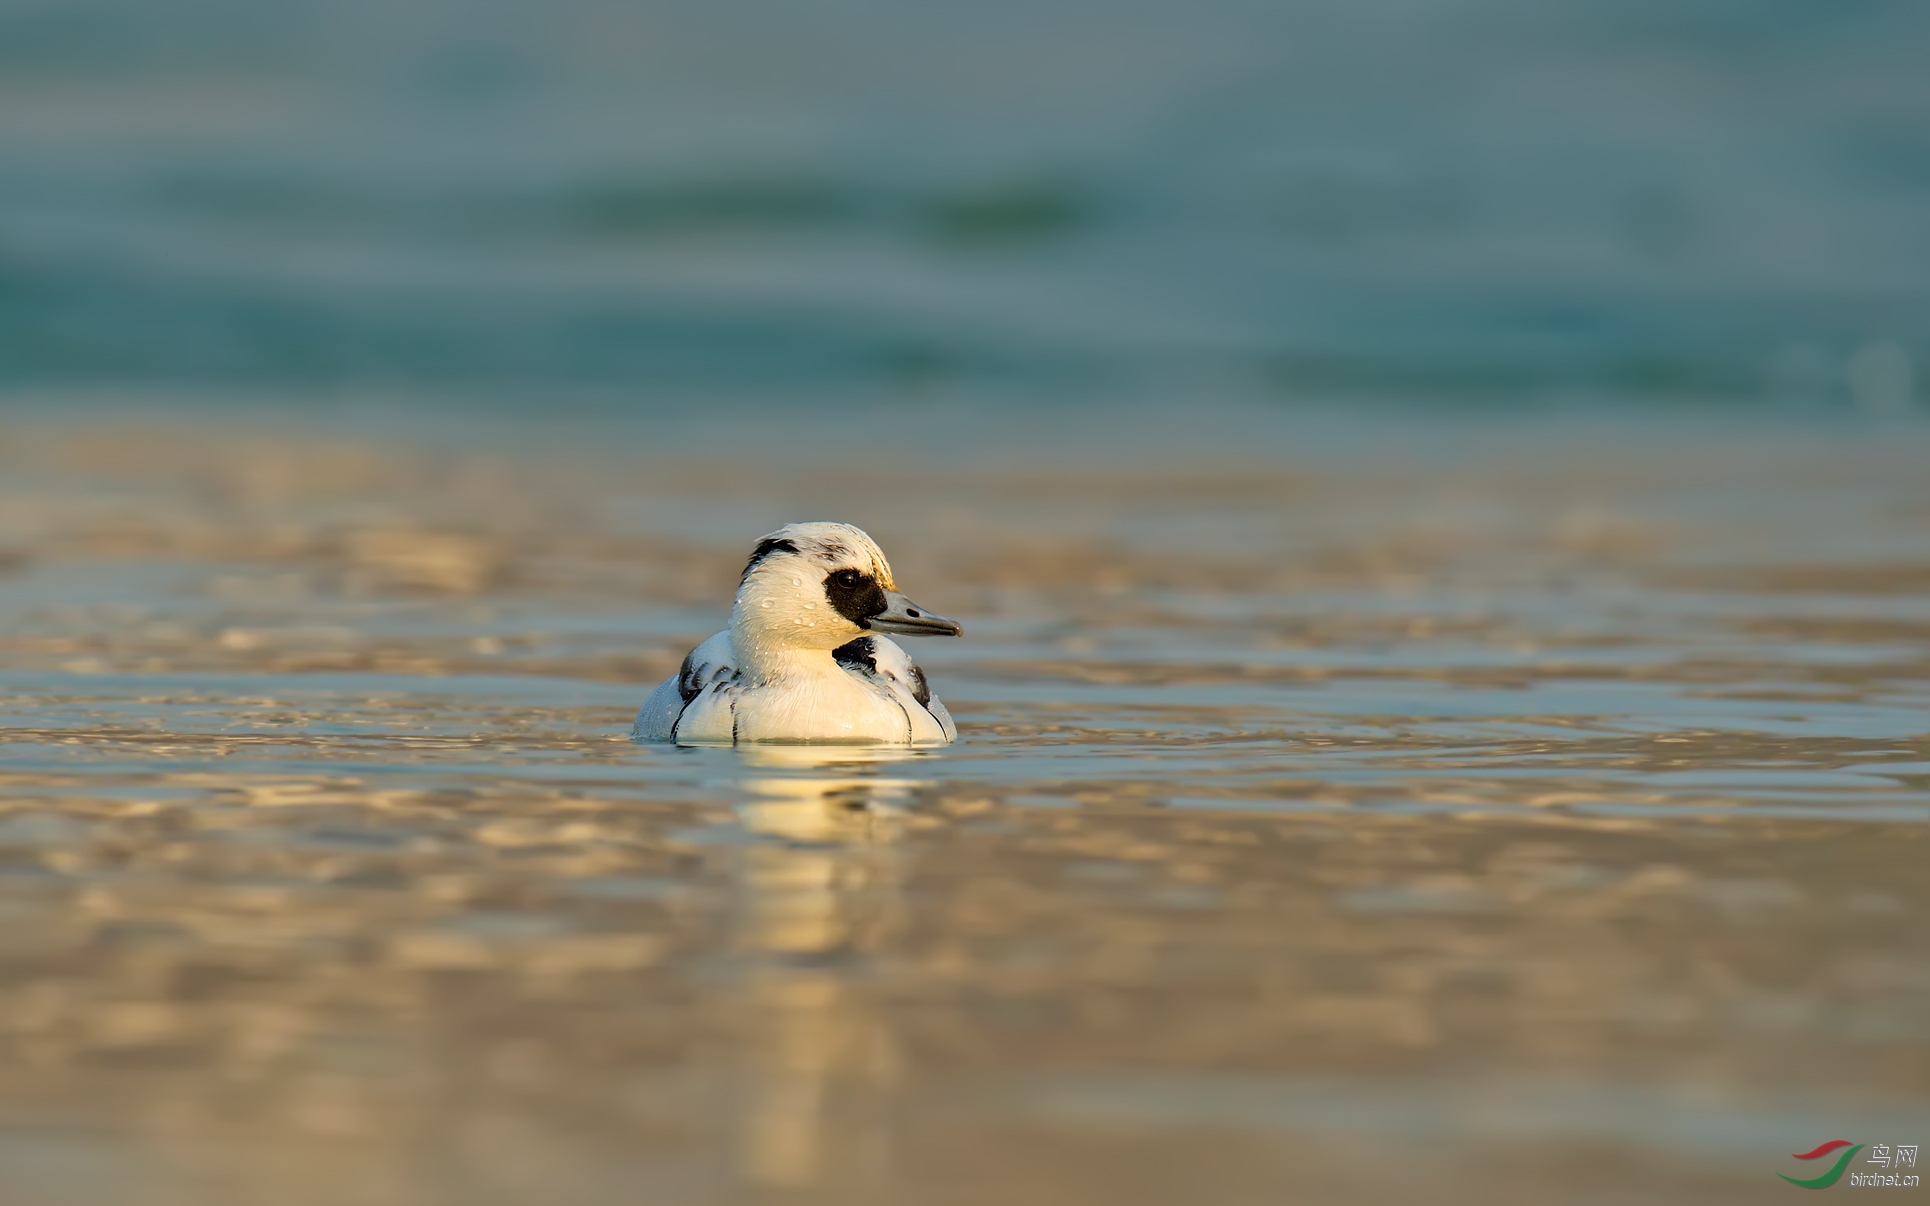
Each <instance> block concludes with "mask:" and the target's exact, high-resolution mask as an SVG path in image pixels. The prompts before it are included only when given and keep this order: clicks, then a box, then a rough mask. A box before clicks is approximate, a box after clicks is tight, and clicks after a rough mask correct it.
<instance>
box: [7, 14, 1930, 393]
mask: <svg viewBox="0 0 1930 1206" xmlns="http://www.w3.org/2000/svg"><path fill="white" fill-rule="evenodd" d="M1926 49H1930V6H1926V5H1924V4H1922V3H1912V2H1910V0H1837V2H1833V3H1827V4H1825V3H1816V2H1810V3H1796V2H1793V0H1759V2H1749V0H1615V2H1608V0H1597V2H1591V3H1569V4H1558V5H1550V4H1543V3H1536V2H1534V0H1453V2H1444V0H1349V2H1347V3H1342V2H1339V0H1326V2H1323V3H1302V4H1265V3H1253V2H1249V0H1193V2H1191V3H1186V4H1179V3H1169V4H1164V5H1156V4H1146V3H1138V2H1132V0H1108V2H1106V3H1098V2H1096V0H1028V2H1026V3H1012V2H1009V0H981V2H980V3H975V4H970V5H966V4H947V5H941V4H935V3H919V2H910V3H907V2H899V3H884V2H882V0H826V2H820V3H814V4H809V5H799V4H775V3H754V2H745V0H705V2H703V3H693V2H689V0H677V2H672V3H656V4H650V5H626V4H617V3H612V2H609V0H549V2H547V3H543V4H533V3H524V4H509V3H495V2H490V0H410V2H408V3H394V2H393V0H389V2H382V3H377V2H374V0H329V2H326V3H324V2H322V0H178V2H167V3H157V2H151V0H0V397H4V398H6V399H8V400H9V401H10V403H11V404H12V405H13V406H16V407H25V406H55V407H61V408H65V407H70V406H75V405H81V404H89V405H102V404H105V403H109V402H111V403H114V404H117V405H134V406H138V407H150V406H151V407H156V408H162V409H166V408H171V407H182V406H201V405H207V404H210V403H215V404H222V405H235V406H246V407H269V408H274V407H284V408H296V409H313V408H318V407H327V406H331V405H340V404H344V403H347V402H363V403H366V402H370V401H377V402H380V403H381V404H384V405H387V404H393V403H405V404H408V405H412V406H420V407H427V408H430V409H431V410H432V411H436V412H440V411H442V410H443V409H445V408H457V409H460V410H467V411H473V412H477V413H484V412H492V411H493V412H495V413H498V414H522V413H530V414H554V413H561V412H564V411H569V410H577V411H581V412H584V413H614V414H628V415H638V416H649V415H651V414H654V413H668V412H670V411H672V410H677V409H680V408H688V407H690V406H692V405H703V406H708V407H722V408H725V409H726V410H728V409H729V408H731V407H737V406H752V407H760V406H769V405H778V406H791V405H823V404H827V403H866V404H872V405H884V406H904V407H907V408H914V407H917V408H922V407H937V406H960V405H966V404H969V408H970V409H971V411H972V413H979V412H978V410H977V408H981V407H982V408H991V409H992V410H996V409H997V408H999V407H1002V406H1023V407H1035V406H1037V405H1038V404H1041V403H1049V404H1052V405H1068V406H1069V405H1073V404H1077V403H1080V402H1086V403H1095V402H1096V403H1103V404H1112V403H1114V402H1117V401H1120V400H1123V399H1139V400H1145V401H1154V402H1162V403H1164V402H1186V403H1195V404H1197V403H1202V402H1206V401H1229V400H1237V401H1241V402H1244V403H1249V404H1254V403H1257V404H1264V405H1269V406H1271V405H1287V406H1292V405H1301V404H1311V403H1321V404H1328V403H1339V404H1343V405H1347V406H1353V405H1355V404H1358V403H1361V402H1368V401H1383V402H1384V401H1390V400H1391V401H1396V402H1412V403H1415V404H1419V405H1423V406H1426V407H1430V408H1441V409H1452V408H1467V407H1472V406H1483V405H1491V404H1507V405H1522V404H1531V405H1535V406H1564V407H1568V406H1580V407H1613V406H1624V405H1627V404H1629V403H1631V402H1646V403H1651V404H1666V405H1669V406H1686V405H1706V404H1709V403H1712V402H1715V403H1722V404H1726V405H1728V406H1730V407H1732V408H1734V407H1746V408H1749V413H1756V408H1776V409H1779V410H1782V411H1792V410H1798V411H1799V410H1803V409H1807V410H1809V411H1811V412H1818V413H1831V412H1836V411H1844V412H1847V411H1849V410H1851V409H1853V408H1854V409H1860V410H1864V411H1871V412H1893V413H1901V412H1906V411H1909V410H1912V409H1918V408H1920V407H1921V405H1922V401H1921V398H1922V394H1923V392H1924V391H1923V387H1922V378H1923V376H1924V373H1923V371H1922V366H1923V365H1924V364H1925V363H1926V358H1927V357H1930V71H1926V70H1925V67H1924V63H1925V51H1926Z"/></svg>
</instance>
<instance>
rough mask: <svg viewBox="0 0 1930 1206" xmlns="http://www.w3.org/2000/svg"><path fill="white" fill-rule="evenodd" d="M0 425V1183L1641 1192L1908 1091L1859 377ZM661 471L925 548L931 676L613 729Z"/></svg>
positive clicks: (1271, 1195) (457, 1198) (1876, 530)
mask: <svg viewBox="0 0 1930 1206" xmlns="http://www.w3.org/2000/svg"><path fill="white" fill-rule="evenodd" d="M8 436H9V440H8V442H6V443H4V444H0V458H3V459H4V465H5V467H6V469H7V473H8V476H6V477H4V478H0V553H4V554H5V555H4V557H0V649H3V650H4V653H5V655H6V665H5V667H4V668H3V669H0V742H4V755H5V757H4V759H0V1170H4V1173H5V1174H6V1175H5V1177H4V1178H0V1200H8V1202H9V1206H11V1200H9V1199H7V1195H8V1194H12V1195H14V1197H15V1198H18V1199H19V1200H23V1201H26V1202H31V1203H34V1206H40V1204H41V1203H75V1202H90V1203H91V1202H115V1203H128V1204H131V1206H149V1204H154V1203H159V1204H165V1206H173V1204H175V1203H184V1204H187V1203H191V1204H192V1206H227V1204H228V1203H235V1204H237V1206H240V1204H246V1206H256V1204H257V1203H262V1202H275V1203H286V1204H288V1206H341V1204H343V1203H355V1204H363V1203H367V1204H371V1206H391V1204H393V1206H419V1204H423V1203H430V1204H437V1206H439V1204H441V1203H450V1204H452V1206H453V1204H460V1206H494V1204H495V1203H504V1204H505V1206H507V1204H510V1203H518V1204H520V1203H523V1202H528V1201H537V1200H541V1201H545V1202H557V1203H584V1204H591V1203H595V1204H599V1206H600V1204H602V1203H615V1202H634V1201H637V1200H646V1201H670V1202H691V1203H718V1204H734V1203H764V1202H771V1201H791V1202H807V1201H808V1202H837V1203H839V1204H840V1206H850V1204H856V1203H867V1202H877V1203H892V1204H895V1203H899V1202H906V1201H916V1202H920V1203H938V1204H945V1203H959V1204H961V1206H963V1204H964V1203H977V1202H983V1201H1000V1202H1009V1203H1019V1204H1025V1203H1035V1202H1036V1203H1048V1202H1049V1203H1055V1204H1056V1203H1062V1202H1104V1203H1106V1204H1107V1206H1140V1204H1142V1203H1143V1204H1145V1206H1152V1204H1154V1203H1159V1204H1162V1206H1163V1204H1164V1203H1167V1202H1171V1201H1176V1200H1212V1201H1229V1202H1231V1201H1256V1202H1259V1201H1267V1202H1271V1201H1282V1200H1293V1199H1294V1198H1295V1197H1296V1196H1297V1197H1300V1198H1304V1199H1307V1200H1316V1201H1321V1202H1335V1203H1348V1202H1382V1201H1391V1200H1397V1201H1409V1200H1430V1201H1441V1202H1466V1203H1471V1204H1472V1203H1480V1204H1481V1206H1488V1204H1490V1203H1494V1202H1509V1201H1514V1202H1522V1203H1539V1202H1543V1201H1547V1200H1550V1199H1551V1197H1559V1196H1561V1194H1560V1193H1559V1192H1557V1191H1558V1190H1560V1189H1561V1188H1562V1187H1565V1186H1571V1185H1577V1184H1587V1185H1589V1186H1592V1187H1595V1188H1596V1189H1598V1190H1599V1191H1600V1193H1601V1194H1602V1195H1603V1196H1604V1197H1611V1196H1615V1195H1620V1196H1621V1197H1623V1198H1626V1199H1627V1200H1640V1201H1645V1202H1651V1201H1652V1202H1683V1203H1687V1202H1694V1203H1697V1206H1702V1204H1704V1203H1710V1202H1749V1201H1755V1200H1759V1199H1760V1197H1761V1193H1762V1186H1763V1184H1764V1183H1765V1182H1773V1173H1774V1171H1775V1167H1776V1165H1775V1161H1777V1160H1784V1159H1786V1154H1787V1153H1788V1152H1789V1151H1792V1150H1799V1149H1804V1148H1807V1147H1810V1146H1814V1144H1815V1143H1816V1142H1818V1141H1820V1139H1821V1138H1822V1137H1824V1136H1826V1135H1833V1134H1837V1133H1844V1134H1852V1135H1856V1136H1863V1135H1870V1136H1877V1137H1880V1138H1882V1140H1883V1141H1895V1142H1911V1141H1914V1140H1917V1139H1920V1138H1921V1136H1922V1134H1924V1133H1930V1116H1926V1111H1925V1110H1924V1108H1923V1106H1922V1102H1923V1101H1924V1100H1926V1095H1927V1094H1930V1029H1927V1028H1926V1025H1927V1024H1926V1019H1930V880H1926V879H1925V877H1924V876H1923V874H1922V867H1923V857H1924V854H1925V840H1926V839H1925V834H1926V833H1930V721H1927V720H1926V719H1925V718H1926V716H1930V604H1926V603H1925V601H1924V599H1923V596H1922V592H1921V590H1920V589H1919V588H1920V586H1921V584H1922V583H1923V582H1924V581H1926V580H1927V579H1926V578H1925V576H1924V568H1923V567H1924V566H1926V565H1930V537H1926V535H1925V533H1926V532H1930V528H1925V527H1924V525H1923V522H1922V521H1923V519H1924V517H1925V516H1930V478H1927V477H1926V476H1925V475H1924V474H1923V473H1922V472H1921V465H1922V463H1923V458H1922V456H1921V455H1919V454H1920V453H1921V452H1922V450H1921V449H1917V448H1912V447H1910V446H1908V445H1907V444H1906V443H1904V442H1901V441H1898V440H1894V439H1890V438H1887V437H1886V438H1885V439H1882V440H1875V441H1871V442H1864V443H1859V442H1857V441H1855V440H1850V439H1848V438H1847V437H1846V438H1845V441H1844V442H1843V443H1842V444H1840V445H1835V446H1824V445H1818V444H1813V443H1808V442H1803V443H1800V444H1799V445H1792V446H1789V447H1778V446H1774V445H1769V444H1765V445H1763V446H1760V447H1755V448H1754V449H1753V450H1751V449H1750V448H1749V447H1738V446H1737V444H1736V441H1735V439H1733V438H1729V437H1725V440H1724V442H1723V444H1722V446H1721V447H1720V448H1719V449H1712V448H1709V447H1704V448H1701V449H1700V450H1698V448H1697V447H1695V446H1694V445H1693V444H1692V442H1688V443H1685V444H1684V445H1683V446H1682V447H1681V448H1679V449H1673V448H1667V447H1655V446H1653V445H1654V443H1655V442H1654V441H1648V442H1647V443H1646V444H1645V446H1644V448H1643V450H1642V455H1640V456H1633V455H1631V456H1628V457H1622V458H1617V457H1612V456H1607V455H1606V454H1605V453H1603V451H1602V450H1601V449H1600V448H1598V447H1596V446H1594V445H1586V446H1583V445H1561V444H1556V445H1553V446H1551V447H1550V448H1548V449H1546V450H1544V452H1543V453H1542V454H1539V455H1537V456H1532V457H1531V456H1511V455H1497V456H1494V457H1490V458H1488V459H1486V460H1482V459H1479V458H1472V459H1468V460H1465V461H1459V460H1455V459H1454V458H1452V457H1447V456H1443V457H1441V458H1439V459H1437V460H1430V461H1427V462H1425V463H1421V464H1412V465H1404V466H1391V467H1390V466H1379V467H1376V465H1375V464H1373V463H1371V462H1370V461H1363V462H1361V463H1359V464H1353V463H1349V464H1346V465H1341V466H1339V467H1332V466H1326V465H1321V464H1314V463H1311V462H1309V463H1307V464H1302V465H1299V466H1297V467H1289V468H1281V467H1277V466H1276V467H1259V468H1255V467H1253V466H1247V467H1244V468H1242V467H1240V466H1228V467H1225V468H1224V469H1223V470H1222V469H1213V468H1211V467H1208V468H1193V469H1174V468H1171V467H1167V466H1153V467H1144V466H1142V467H1137V468H1135V467H1130V466H1122V467H1115V468H1112V469H1104V470H1101V469H1082V470H1071V469H1064V468H1061V467H1054V468H1053V469H1052V470H1051V471H1049V472H1048V471H1045V470H1040V471H1038V472H1031V471H1025V470H1017V469H1015V470H1013V471H1011V472H1010V473H1006V474H1004V475H1003V476H1000V477H998V478H997V480H995V481H991V482H989V483H988V481H987V480H986V479H984V478H983V476H982V475H981V474H979V473H977V472H976V471H967V470H961V469H959V468H958V467H956V466H952V467H949V468H948V467H947V466H946V464H945V463H943V462H942V461H940V460H934V461H933V462H932V463H930V464H913V463H912V462H910V461H907V462H904V463H903V464H902V465H901V466H900V469H901V470H902V471H903V472H904V473H905V475H906V476H905V479H904V481H902V482H898V483H897V485H903V486H906V487H907V488H905V489H902V490H899V489H895V487H894V488H893V489H889V490H887V489H886V487H887V486H891V485H892V483H891V482H886V483H885V484H884V485H881V484H880V483H879V482H878V481H876V480H868V481H866V482H865V483H863V484H862V486H859V485H855V484H853V483H852V482H851V481H849V480H848V479H847V478H845V477H844V476H841V475H835V474H834V475H827V476H822V477H815V476H812V475H809V474H805V475H802V476H792V477H785V476H783V475H780V474H776V473H773V475H771V476H769V477H761V478H758V479H757V480H756V481H755V482H750V483H743V484H742V490H743V492H744V493H743V494H742V496H741V497H733V498H732V499H721V498H716V497H713V495H710V494H706V493H705V492H706V491H707V490H710V491H714V485H715V480H716V478H715V475H714V474H711V473H709V471H708V470H706V469H705V468H704V467H702V466H696V467H693V466H689V465H681V464H654V465H642V464H639V463H635V462H632V461H630V460H626V459H624V458H623V457H622V456H620V455H614V454H612V455H611V456H607V457H598V456H592V455H590V454H588V453H571V454H568V455H565V454H563V453H560V452H559V453H556V454H554V457H553V459H552V460H547V461H546V460H544V459H543V457H542V456H538V455H536V454H534V453H527V454H525V453H518V454H514V455H512V454H510V453H507V452H497V453H491V454H486V455H485V454H483V453H476V454H473V455H470V454H463V455H458V454H454V453H448V452H433V453H432V452H421V451H411V450H410V449H408V448H407V447H403V446H399V445H384V446H378V445H376V444H374V443H372V442H369V441H362V442H356V441H353V440H342V441H337V442H334V443H330V442H327V441H303V440H290V439H280V438H275V437H266V436H248V437H240V436H229V435H222V434H217V433H209V432H206V431H201V430H193V431H176V432H172V433H170V432H167V431H159V432H147V433H134V434H126V433H120V434H116V433H108V432H98V431H96V432H85V431H79V430H75V429H49V430H47V431H42V432H37V433H36V432H32V431H13V432H10V433H8ZM1732 436H1733V433H1732ZM1744 443H1746V441H1745V442H1744ZM545 455H548V454H545ZM914 469H915V470H917V472H916V473H914V472H913V470H914ZM913 484H915V486H916V488H915V489H912V488H910V486H911V485H913ZM880 490H885V491H886V493H889V494H890V495H891V496H892V497H893V498H894V499H895V500H897V501H895V502H894V504H893V507H892V509H891V511H890V513H888V514H878V513H877V512H876V510H875V505H876V504H875V498H876V497H877V496H878V494H879V491H880ZM692 497H697V498H708V499H710V500H711V501H712V502H715V503H717V504H718V505H724V504H725V503H729V504H730V505H732V506H740V507H743V508H744V509H745V510H746V511H747V513H754V514H750V515H749V517H748V518H747V519H746V520H745V522H746V523H747V524H749V525H750V528H751V530H753V531H754V532H755V531H766V530H769V528H770V527H771V526H774V523H775V522H776V520H777V519H782V518H787V517H795V516H796V515H798V514H813V515H824V514H836V515H840V516H843V517H846V518H850V519H853V520H855V521H858V522H861V523H866V524H868V525H869V526H871V527H872V528H874V530H875V531H876V534H878V535H879V536H880V537H881V538H882V539H883V540H884V543H885V545H886V547H888V548H890V549H891V550H892V553H893V557H894V562H895V563H900V564H899V565H898V568H899V569H900V571H901V572H902V573H903V574H904V575H905V576H906V577H907V578H910V577H916V578H917V579H918V580H919V581H921V582H928V583H930V584H931V588H930V591H929V593H930V594H931V595H932V596H933V597H934V598H943V599H946V600H948V606H950V603H949V601H951V600H957V601H958V604H957V610H958V611H960V612H961V613H963V614H966V615H967V616H968V618H969V619H970V631H971V633H972V635H971V637H970V638H969V639H968V640H966V641H963V642H956V643H953V644H950V645H946V646H943V647H938V648H928V647H926V646H920V648H919V652H920V653H921V654H923V655H925V656H926V657H927V659H928V665H929V667H930V669H931V672H932V676H933V678H934V680H935V682H936V684H937V687H938V689H939V690H940V691H941V692H942V693H943V695H944V697H945V698H946V700H947V702H948V704H950V705H951V706H952V707H953V709H954V711H955V712H956V713H957V714H958V716H959V717H960V720H961V724H962V725H963V727H964V729H965V731H966V737H967V739H966V740H965V741H964V742H962V743H960V744H959V745H956V746H952V747H948V748H946V749H943V750H935V751H903V750H867V749H863V748H857V747H840V748H835V749H829V750H822V749H813V748H808V747H769V748H764V747H760V748H754V749H745V750H741V751H732V750H674V749H661V748H648V747H638V746H635V745H632V744H631V743H629V742H627V741H626V740H624V739H623V733H624V732H625V730H626V729H627V726H628V722H629V718H630V715H631V714H632V712H633V711H634V709H635V707H636V704H637V702H638V700H639V699H640V698H641V695H642V694H643V692H644V691H645V690H646V689H647V687H648V686H649V685H650V684H652V683H654V682H656V681H659V680H660V679H661V678H662V676H663V675H665V674H667V673H670V672H671V671H672V670H674V669H675V666H676V664H677V660H678V659H679V658H680V657H681V655H682V653H683V651H684V650H685V649H687V648H689V646H690V644H691V643H692V642H693V641H694V640H695V639H698V638H701V637H702V636H704V635H706V634H707V633H708V632H709V631H713V630H714V628H715V626H716V624H717V622H718V619H719V615H718V613H719V612H720V611H721V603H720V600H721V599H722V598H724V597H727V596H728V591H729V588H730V585H731V583H732V582H734V581H735V577H736V573H737V571H738V569H740V568H741V563H742V549H741V548H740V547H738V544H737V543H735V542H734V541H735V537H734V536H730V535H729V534H728V533H725V532H724V531H723V529H722V528H718V527H700V526H698V525H696V524H695V523H694V521H693V522H691V525H690V526H687V527H684V528H679V527H678V524H679V523H680V522H684V521H689V520H690V516H691V510H690V505H689V500H690V498H692ZM867 507H872V508H874V510H872V511H869V512H868V511H867V509H866V508H867ZM752 520H755V522H752ZM733 522H734V521H733ZM724 526H725V527H729V526H730V525H724ZM727 537H728V538H727ZM1792 1144H1793V1145H1794V1146H1792ZM1497 1170H1500V1172H1499V1173H1497ZM1775 1184H1777V1185H1778V1186H1779V1185H1780V1183H1779V1182H1776V1183H1775ZM19 1186H25V1187H26V1188H25V1189H20V1188H17V1187H19ZM1551 1187H1553V1188H1552V1189H1551Z"/></svg>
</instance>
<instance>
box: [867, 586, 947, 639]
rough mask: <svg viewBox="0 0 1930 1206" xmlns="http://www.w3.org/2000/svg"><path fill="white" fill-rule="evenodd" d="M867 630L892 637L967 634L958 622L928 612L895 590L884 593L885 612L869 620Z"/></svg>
mask: <svg viewBox="0 0 1930 1206" xmlns="http://www.w3.org/2000/svg"><path fill="white" fill-rule="evenodd" d="M865 627H866V628H869V629H870V630H871V631H873V632H884V633H890V634H891V635H892V636H958V635H959V634H960V633H962V632H964V631H965V630H964V629H963V628H961V627H959V624H958V621H957V620H948V619H946V618H945V617H944V616H941V615H935V614H934V613H932V612H929V611H926V610H925V609H924V608H922V607H920V606H918V604H916V603H913V602H912V601H911V600H910V599H907V598H905V596H903V595H901V594H899V593H898V592H897V591H895V590H888V591H886V592H885V609H884V610H883V611H881V612H879V613H878V614H877V615H875V616H872V617H870V618H869V619H867V620H866V622H865Z"/></svg>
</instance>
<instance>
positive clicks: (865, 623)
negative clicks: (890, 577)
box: [824, 569, 888, 628]
mask: <svg viewBox="0 0 1930 1206" xmlns="http://www.w3.org/2000/svg"><path fill="white" fill-rule="evenodd" d="M824 597H825V598H827V599H829V600H831V606H832V607H834V608H836V609H837V613H838V614H839V615H841V616H843V617H844V618H845V619H847V620H849V621H851V622H852V623H853V624H856V625H857V626H858V627H860V628H869V627H871V622H870V621H871V617H872V616H875V615H879V614H881V613H882V612H883V611H884V610H885V608H886V607H887V606H888V604H887V603H886V602H885V588H884V587H882V586H879V585H878V580H877V579H876V578H873V577H872V576H871V575H870V574H861V573H859V572H858V571H857V570H852V569H842V570H838V571H837V572H836V573H833V574H831V575H830V576H828V577H826V578H825V580H824Z"/></svg>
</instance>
